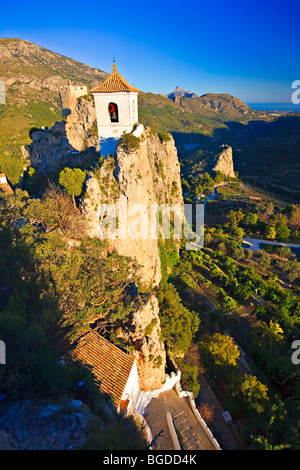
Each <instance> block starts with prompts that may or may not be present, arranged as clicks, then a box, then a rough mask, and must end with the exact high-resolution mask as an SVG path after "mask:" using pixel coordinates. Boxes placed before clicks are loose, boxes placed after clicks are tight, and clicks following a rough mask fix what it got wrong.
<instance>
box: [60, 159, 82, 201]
mask: <svg viewBox="0 0 300 470" xmlns="http://www.w3.org/2000/svg"><path fill="white" fill-rule="evenodd" d="M58 181H59V184H60V185H61V186H62V187H63V188H64V189H65V190H66V191H67V193H68V194H69V195H70V196H72V200H73V205H74V207H75V208H76V203H75V196H80V194H81V192H82V187H83V183H84V181H85V172H84V171H82V170H80V168H68V167H66V168H64V169H63V170H62V171H61V172H60V173H59V180H58Z"/></svg>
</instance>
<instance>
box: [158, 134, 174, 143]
mask: <svg viewBox="0 0 300 470" xmlns="http://www.w3.org/2000/svg"><path fill="white" fill-rule="evenodd" d="M157 135H158V137H159V140H160V141H161V142H169V141H170V140H171V136H170V134H167V133H166V132H159V133H158V134H157Z"/></svg>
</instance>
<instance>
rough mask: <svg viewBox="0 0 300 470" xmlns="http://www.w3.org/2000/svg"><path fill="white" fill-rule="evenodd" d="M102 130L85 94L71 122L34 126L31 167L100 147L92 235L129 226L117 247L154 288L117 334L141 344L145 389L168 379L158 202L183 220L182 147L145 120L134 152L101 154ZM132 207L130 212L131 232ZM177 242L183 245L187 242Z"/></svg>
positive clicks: (85, 209) (57, 163)
mask: <svg viewBox="0 0 300 470" xmlns="http://www.w3.org/2000/svg"><path fill="white" fill-rule="evenodd" d="M96 129H97V128H96V121H95V109H94V104H93V101H92V100H90V99H89V98H88V97H82V98H81V99H79V100H78V101H77V105H76V107H75V109H74V111H73V112H72V114H70V115H69V116H68V117H67V119H66V122H57V123H55V125H54V127H53V128H52V129H50V130H46V131H44V130H36V131H34V132H32V140H33V141H32V144H31V145H30V146H29V148H28V151H29V155H30V160H31V165H32V166H33V167H34V168H35V169H36V170H37V171H41V172H43V173H45V174H48V173H49V172H51V171H55V172H57V170H59V169H61V168H64V167H65V166H76V165H79V164H80V165H81V167H84V165H83V161H84V160H83V159H84V158H89V157H88V151H84V150H85V149H86V148H87V149H90V151H91V152H93V153H94V154H93V153H91V159H90V160H88V161H89V165H87V167H89V166H90V164H91V163H92V166H93V167H95V170H94V171H90V172H87V178H86V183H85V188H84V192H83V194H82V199H81V204H80V209H81V211H82V213H83V214H84V216H85V218H86V221H87V232H88V235H89V236H90V237H93V238H103V230H104V227H105V225H110V223H112V227H114V226H115V227H116V228H117V229H118V230H121V233H120V232H118V233H117V236H110V237H108V242H109V246H110V248H111V250H112V251H113V250H116V251H117V252H118V254H119V255H123V256H127V257H130V258H132V259H133V260H135V262H136V264H137V269H136V275H137V278H138V286H139V288H141V289H142V291H143V292H148V293H150V294H147V295H140V296H138V297H139V299H140V300H141V299H142V302H137V307H136V309H135V310H134V311H133V312H132V315H131V318H130V321H129V322H127V323H126V324H125V325H122V328H120V329H119V330H118V334H117V336H119V338H120V339H121V340H123V341H125V342H126V343H127V344H129V345H131V346H132V347H133V348H134V350H135V354H136V357H137V364H138V370H139V377H140V387H141V389H143V390H150V389H157V388H160V386H161V385H162V383H163V382H164V380H165V364H166V352H165V348H164V343H163V342H162V341H161V338H160V336H161V332H160V322H159V307H158V303H157V299H156V297H155V295H154V294H151V292H152V291H153V288H155V287H158V286H159V284H160V282H161V280H162V266H161V259H160V243H161V242H159V240H158V239H157V236H155V234H153V233H152V232H151V228H152V226H153V224H152V222H153V218H152V217H154V220H155V216H156V213H157V206H158V205H165V207H166V208H167V209H168V208H169V207H170V206H172V207H173V208H172V210H171V214H170V216H171V219H172V218H175V219H179V220H183V198H182V189H181V179H180V166H179V161H178V156H177V150H176V147H175V144H174V140H173V138H172V137H171V136H170V137H169V138H167V139H163V140H161V139H160V138H159V137H158V135H157V133H156V132H154V131H153V130H152V129H150V128H144V127H143V126H141V125H140V126H138V128H137V129H136V130H135V131H133V135H134V136H135V137H137V136H138V141H139V145H138V147H136V148H134V149H132V150H130V151H128V150H126V149H125V148H124V147H122V145H120V146H118V148H117V151H116V154H115V155H113V156H109V157H107V158H105V159H103V158H101V159H100V160H99V153H98V152H96V150H99V146H98V136H97V132H96ZM93 158H94V160H93ZM98 160H99V162H98ZM97 162H98V163H97ZM124 203H125V204H126V211H125V212H124V210H123V208H124V206H123V205H122V204H124ZM124 213H126V215H128V217H125V219H126V233H125V234H124V231H123V228H124V226H123V224H122V223H123V220H124ZM134 229H135V230H134ZM109 233H110V234H111V235H112V234H113V233H114V232H113V231H111V232H109ZM174 245H175V246H177V248H178V246H179V240H175V241H174Z"/></svg>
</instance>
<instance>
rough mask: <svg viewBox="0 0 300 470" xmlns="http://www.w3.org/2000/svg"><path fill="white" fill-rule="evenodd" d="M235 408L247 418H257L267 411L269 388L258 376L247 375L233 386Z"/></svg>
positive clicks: (231, 398)
mask: <svg viewBox="0 0 300 470" xmlns="http://www.w3.org/2000/svg"><path fill="white" fill-rule="evenodd" d="M230 388H231V395H230V400H232V406H233V408H234V409H235V410H236V411H237V410H242V411H243V413H244V415H245V416H255V415H258V414H261V413H263V412H264V410H265V406H266V404H267V402H268V399H269V398H268V394H267V392H268V387H267V386H266V385H265V384H263V383H262V382H260V381H259V380H258V378H257V377H256V376H252V375H249V374H245V375H243V376H242V377H239V378H238V379H237V380H235V381H234V383H232V384H231V387H230Z"/></svg>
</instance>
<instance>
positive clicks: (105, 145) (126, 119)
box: [91, 64, 140, 156]
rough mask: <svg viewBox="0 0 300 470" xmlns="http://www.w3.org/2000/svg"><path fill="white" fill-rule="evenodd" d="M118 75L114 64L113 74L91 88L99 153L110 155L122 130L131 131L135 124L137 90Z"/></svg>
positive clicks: (136, 122)
mask: <svg viewBox="0 0 300 470" xmlns="http://www.w3.org/2000/svg"><path fill="white" fill-rule="evenodd" d="M139 92H140V90H138V89H137V88H134V87H132V86H131V85H129V83H128V82H127V81H126V80H125V79H124V78H123V77H122V76H121V75H120V74H119V72H118V71H117V69H116V64H113V71H112V74H111V75H110V76H109V77H108V78H107V79H106V80H105V81H104V82H103V83H101V84H100V85H99V86H97V87H96V88H93V89H92V90H91V93H93V96H94V100H95V107H96V116H97V127H98V135H99V140H100V155H101V156H102V155H106V156H107V155H108V154H113V153H114V152H115V151H116V147H117V143H118V141H119V139H120V137H121V135H122V134H123V132H124V131H125V132H131V131H132V127H133V125H134V124H138V93H139Z"/></svg>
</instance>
